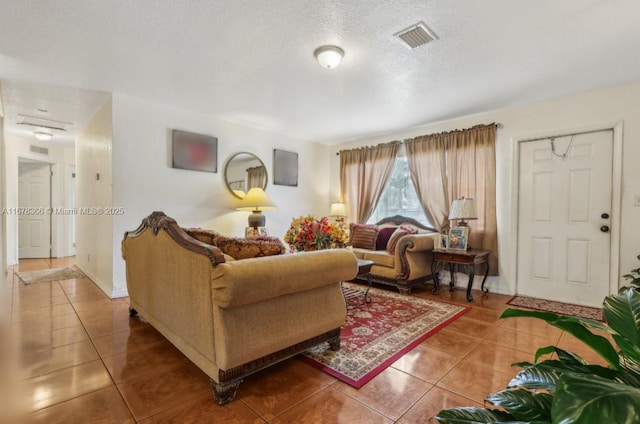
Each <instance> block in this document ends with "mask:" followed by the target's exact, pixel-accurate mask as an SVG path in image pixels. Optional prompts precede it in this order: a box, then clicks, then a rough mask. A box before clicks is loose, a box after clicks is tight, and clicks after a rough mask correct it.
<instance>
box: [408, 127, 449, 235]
mask: <svg viewBox="0 0 640 424" xmlns="http://www.w3.org/2000/svg"><path fill="white" fill-rule="evenodd" d="M444 146H445V140H444V139H443V137H432V136H422V137H416V138H414V139H413V140H405V149H406V152H407V162H408V164H409V172H410V173H411V181H412V182H413V186H414V187H415V188H416V193H417V195H418V199H420V203H421V204H422V209H424V213H425V215H427V218H428V219H429V222H431V224H432V225H433V226H434V227H435V228H436V229H437V230H438V231H442V229H443V228H444V227H445V226H446V224H447V221H446V217H447V216H448V215H449V205H450V204H451V201H450V199H449V192H448V190H447V172H446V160H445V158H446V155H445V154H444V152H445V147H444ZM427 170H428V171H427Z"/></svg>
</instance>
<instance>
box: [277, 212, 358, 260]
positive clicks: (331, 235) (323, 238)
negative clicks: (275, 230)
mask: <svg viewBox="0 0 640 424" xmlns="http://www.w3.org/2000/svg"><path fill="white" fill-rule="evenodd" d="M347 240H348V236H347V232H346V231H345V230H344V229H343V228H342V227H340V226H339V225H338V224H331V223H329V218H327V217H326V216H323V217H322V218H319V219H318V218H315V217H313V216H311V215H308V216H301V217H299V218H294V219H293V220H291V227H290V228H289V230H288V231H287V233H286V234H285V235H284V241H285V242H287V243H289V246H291V250H292V251H296V252H300V251H303V250H322V249H336V248H340V247H345V244H346V243H347Z"/></svg>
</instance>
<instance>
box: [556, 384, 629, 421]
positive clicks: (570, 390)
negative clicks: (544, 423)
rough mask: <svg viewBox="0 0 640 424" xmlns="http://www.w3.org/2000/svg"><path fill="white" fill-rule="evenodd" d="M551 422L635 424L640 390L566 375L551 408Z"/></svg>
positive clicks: (559, 385) (558, 387)
mask: <svg viewBox="0 0 640 424" xmlns="http://www.w3.org/2000/svg"><path fill="white" fill-rule="evenodd" d="M551 416H552V417H553V419H552V421H553V422H554V423H580V424H603V423H616V424H622V423H629V424H631V423H638V422H640V389H637V388H635V387H630V386H627V385H624V384H619V383H615V382H612V381H607V380H604V379H601V378H599V377H596V376H588V375H565V376H563V377H562V378H561V379H560V381H558V386H557V391H556V395H555V397H554V400H553V405H552V407H551Z"/></svg>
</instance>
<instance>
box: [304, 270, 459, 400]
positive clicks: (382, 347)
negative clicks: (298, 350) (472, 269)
mask: <svg viewBox="0 0 640 424" xmlns="http://www.w3.org/2000/svg"><path fill="white" fill-rule="evenodd" d="M344 285H345V287H352V288H353V287H355V288H362V286H361V285H353V284H349V283H344ZM369 294H370V295H371V298H372V301H371V303H363V302H362V299H363V298H362V296H360V297H359V298H354V299H350V300H349V301H348V303H347V322H346V323H345V324H344V325H343V326H342V330H341V332H340V337H341V345H340V350H339V351H338V352H334V351H332V350H331V349H329V345H328V343H325V344H321V345H319V346H316V347H315V348H313V349H310V350H308V351H306V352H304V353H303V354H302V355H300V358H301V359H303V360H305V361H306V362H308V363H310V364H311V365H313V366H315V367H317V368H320V369H321V370H323V371H324V372H326V373H328V374H330V375H332V376H334V377H336V378H338V379H339V380H342V381H344V382H345V383H347V384H349V385H351V386H353V387H356V388H360V387H362V386H363V385H364V384H366V383H367V382H368V381H369V380H371V379H372V378H373V377H375V376H376V375H378V374H379V373H380V372H382V371H383V370H384V369H385V368H387V367H388V366H389V365H391V364H392V363H394V362H395V361H396V360H398V358H400V357H401V356H402V355H404V354H405V353H407V352H409V351H410V350H411V349H413V348H414V347H416V346H417V345H418V344H420V343H421V342H422V341H424V340H425V339H426V338H427V337H429V336H431V335H433V334H435V333H437V332H438V331H440V330H441V329H442V328H444V327H445V326H446V325H447V324H449V323H450V322H452V321H454V320H455V319H457V318H459V317H460V316H462V315H463V314H464V313H466V312H467V311H469V310H470V309H471V308H468V307H463V306H457V305H452V304H449V303H442V302H436V301H434V300H429V299H422V298H419V297H415V296H406V295H402V294H399V293H393V292H391V291H388V290H381V289H375V288H373V289H371V291H370V292H369Z"/></svg>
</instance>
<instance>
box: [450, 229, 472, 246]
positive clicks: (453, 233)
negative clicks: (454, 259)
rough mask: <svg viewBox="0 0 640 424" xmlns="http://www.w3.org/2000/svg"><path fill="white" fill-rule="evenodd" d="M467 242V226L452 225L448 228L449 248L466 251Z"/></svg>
mask: <svg viewBox="0 0 640 424" xmlns="http://www.w3.org/2000/svg"><path fill="white" fill-rule="evenodd" d="M468 243H469V227H453V228H452V229H450V230H449V250H459V251H466V250H467V246H468Z"/></svg>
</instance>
